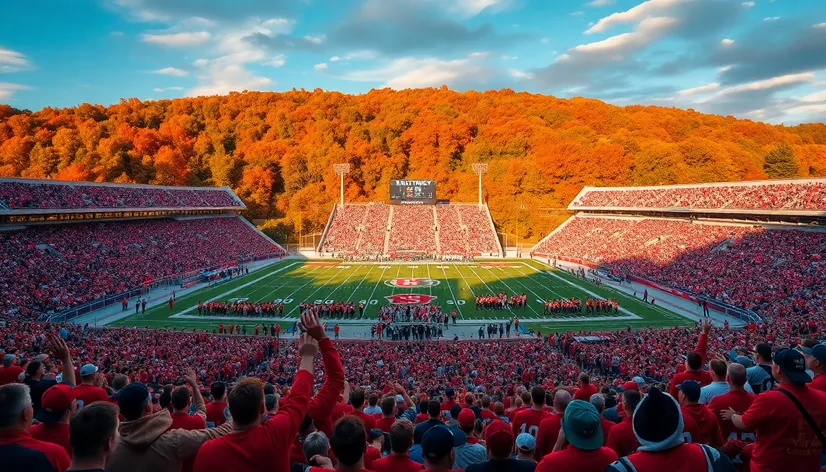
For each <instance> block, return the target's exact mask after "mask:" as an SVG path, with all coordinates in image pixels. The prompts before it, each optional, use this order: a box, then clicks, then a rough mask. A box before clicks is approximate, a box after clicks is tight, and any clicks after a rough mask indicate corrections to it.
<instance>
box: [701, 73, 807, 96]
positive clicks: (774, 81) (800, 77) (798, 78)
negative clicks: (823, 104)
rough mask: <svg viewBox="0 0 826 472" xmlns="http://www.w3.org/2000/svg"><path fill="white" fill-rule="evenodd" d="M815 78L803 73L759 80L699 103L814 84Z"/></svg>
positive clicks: (723, 90) (728, 89) (718, 93)
mask: <svg viewBox="0 0 826 472" xmlns="http://www.w3.org/2000/svg"><path fill="white" fill-rule="evenodd" d="M814 78H815V75H814V73H812V72H803V73H800V74H788V75H781V76H779V77H772V78H770V79H765V80H757V81H755V82H749V83H746V84H740V85H734V86H731V87H726V88H724V89H722V90H720V91H719V92H717V93H716V94H714V96H713V97H711V98H710V99H708V100H703V101H702V102H698V103H705V102H706V101H709V100H713V99H715V98H720V97H724V96H726V95H731V94H735V93H741V92H754V91H758V90H769V89H773V88H777V87H781V86H784V85H799V84H804V83H808V82H812V81H813V80H814Z"/></svg>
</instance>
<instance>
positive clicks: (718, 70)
mask: <svg viewBox="0 0 826 472" xmlns="http://www.w3.org/2000/svg"><path fill="white" fill-rule="evenodd" d="M728 70H731V66H723V67H721V68H719V69H717V72H718V73H720V74H722V73H723V72H725V71H728Z"/></svg>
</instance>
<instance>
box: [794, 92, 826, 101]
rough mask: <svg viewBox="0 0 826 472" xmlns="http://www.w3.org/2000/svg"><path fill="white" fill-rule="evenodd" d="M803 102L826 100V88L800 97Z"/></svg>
mask: <svg viewBox="0 0 826 472" xmlns="http://www.w3.org/2000/svg"><path fill="white" fill-rule="evenodd" d="M800 101H802V102H826V90H819V91H817V92H813V93H810V94H808V95H804V96H803V97H800Z"/></svg>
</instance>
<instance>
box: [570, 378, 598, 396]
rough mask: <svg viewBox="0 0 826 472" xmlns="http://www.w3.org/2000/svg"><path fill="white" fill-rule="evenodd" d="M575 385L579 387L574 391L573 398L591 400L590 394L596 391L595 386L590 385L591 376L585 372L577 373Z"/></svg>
mask: <svg viewBox="0 0 826 472" xmlns="http://www.w3.org/2000/svg"><path fill="white" fill-rule="evenodd" d="M577 386H578V387H579V388H578V389H577V391H576V393H574V400H582V401H584V402H587V401H590V400H591V395H593V394H595V393H597V388H596V387H595V386H593V385H591V376H590V375H588V374H587V373H585V372H581V373H580V374H579V379H578V380H577Z"/></svg>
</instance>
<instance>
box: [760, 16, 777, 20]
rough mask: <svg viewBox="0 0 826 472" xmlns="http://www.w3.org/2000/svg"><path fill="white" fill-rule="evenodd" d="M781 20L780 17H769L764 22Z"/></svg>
mask: <svg viewBox="0 0 826 472" xmlns="http://www.w3.org/2000/svg"><path fill="white" fill-rule="evenodd" d="M779 19H780V17H779V16H769V17H766V18H763V21H775V20H779Z"/></svg>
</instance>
